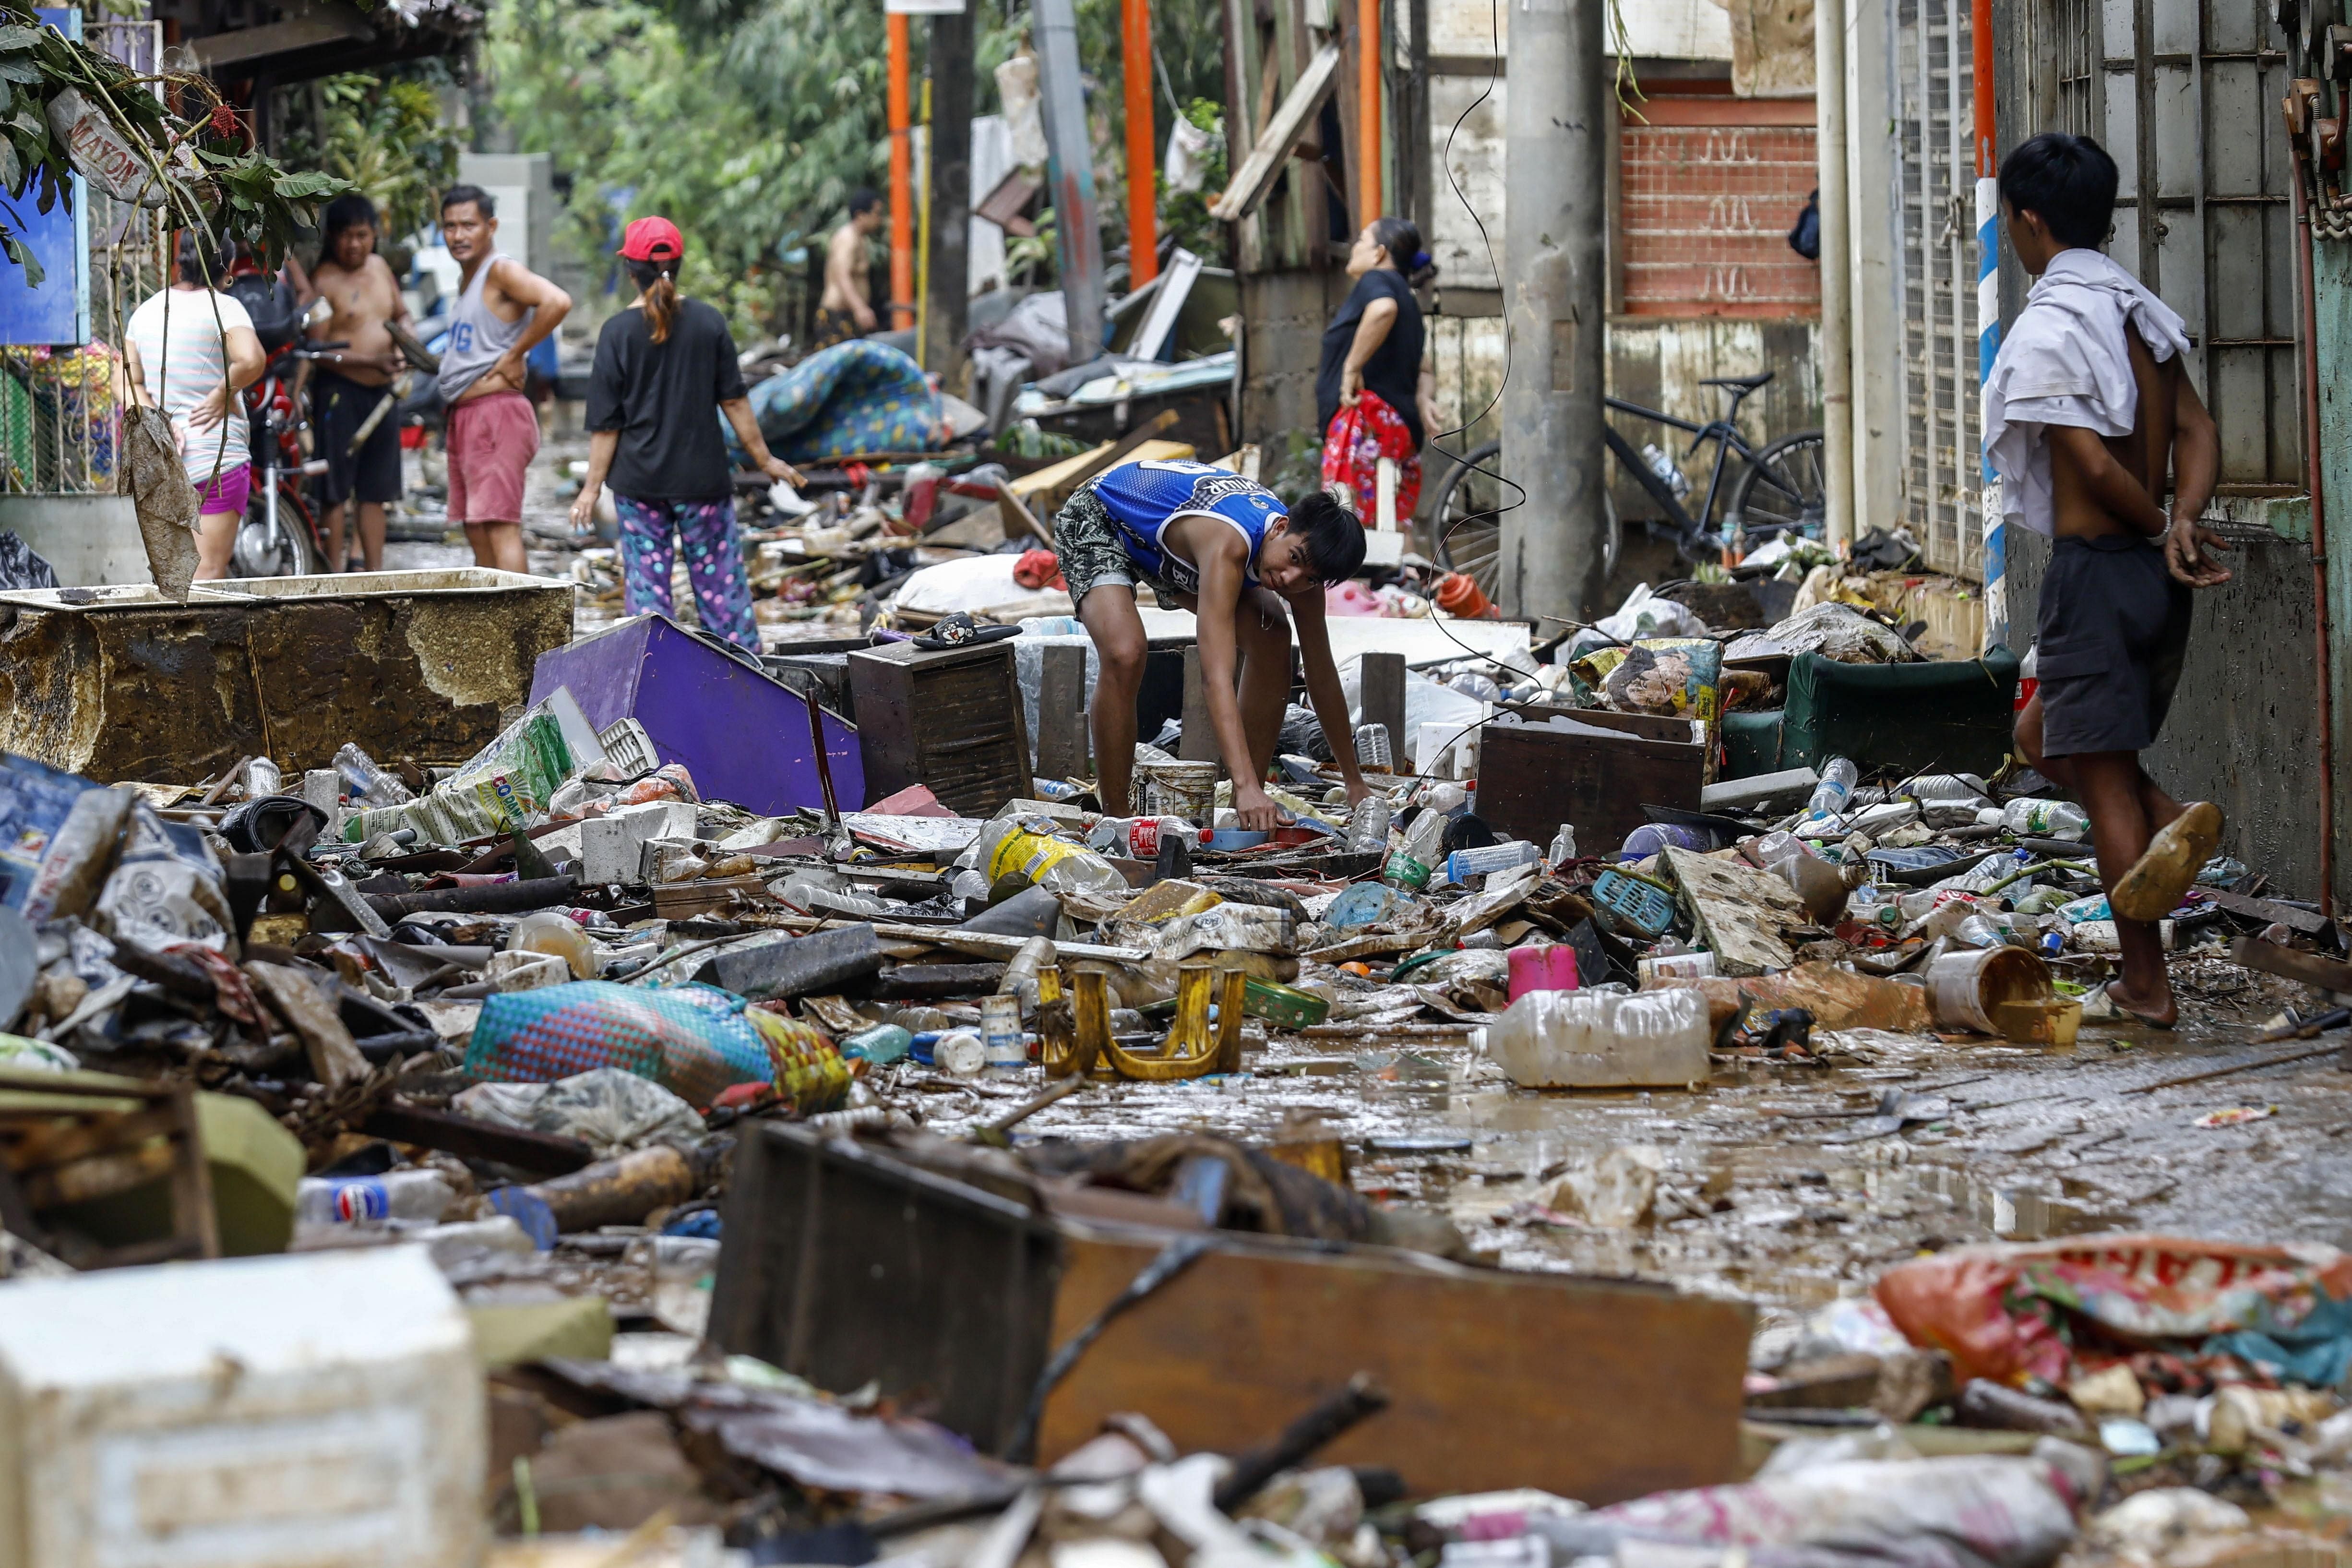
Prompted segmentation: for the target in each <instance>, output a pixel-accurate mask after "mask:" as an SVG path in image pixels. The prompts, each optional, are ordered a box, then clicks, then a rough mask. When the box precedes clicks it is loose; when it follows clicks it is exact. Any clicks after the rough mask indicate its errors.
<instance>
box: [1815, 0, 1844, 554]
mask: <svg viewBox="0 0 2352 1568" xmlns="http://www.w3.org/2000/svg"><path fill="white" fill-rule="evenodd" d="M1813 84H1814V86H1813V91H1814V95H1815V96H1814V102H1815V103H1816V104H1817V105H1818V106H1819V118H1820V121H1821V130H1820V132H1819V141H1820V155H1821V185H1822V193H1821V211H1822V228H1821V236H1822V255H1821V274H1822V468H1823V469H1824V470H1825V471H1824V473H1823V475H1822V488H1823V489H1824V490H1825V491H1826V492H1827V493H1826V495H1825V497H1824V500H1825V501H1826V503H1827V510H1828V517H1827V518H1826V519H1825V521H1824V523H1823V529H1824V531H1825V532H1826V534H1827V536H1828V539H1827V542H1828V544H1829V546H1830V548H1831V549H1832V550H1836V549H1839V548H1840V547H1841V546H1843V545H1844V544H1846V543H1848V542H1851V541H1852V540H1853V272H1852V271H1851V270H1850V266H1851V261H1850V258H1849V256H1848V254H1847V251H1848V246H1849V244H1850V241H1851V238H1852V234H1853V213H1852V210H1851V209H1850V208H1849V207H1848V206H1847V205H1846V203H1847V199H1848V195H1847V189H1846V163H1845V159H1846V147H1845V141H1846V123H1845V121H1846V114H1845V110H1846V93H1845V0H1814V4H1813Z"/></svg>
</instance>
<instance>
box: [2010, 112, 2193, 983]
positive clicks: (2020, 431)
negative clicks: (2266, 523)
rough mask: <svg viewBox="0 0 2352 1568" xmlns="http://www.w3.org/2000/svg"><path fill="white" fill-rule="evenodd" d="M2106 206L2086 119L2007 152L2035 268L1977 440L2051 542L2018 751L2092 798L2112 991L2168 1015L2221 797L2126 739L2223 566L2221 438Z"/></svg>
mask: <svg viewBox="0 0 2352 1568" xmlns="http://www.w3.org/2000/svg"><path fill="white" fill-rule="evenodd" d="M2115 203H2116V163H2115V160H2114V159H2112V158H2110V157H2108V156H2107V154H2106V152H2105V149H2103V148H2101V147H2100V146H2099V144H2098V143H2097V142H2094V141H2092V140H2091V139H2090V138H2088V137H2086V136H2067V135H2062V134H2059V133H2057V132H2049V133H2045V134H2043V135H2040V136H2036V137H2034V138H2033V139H2032V140H2031V141H2029V142H2025V143H2024V144H2023V145H2021V146H2020V147H2018V148H2017V149H2016V150H2015V151H2014V152H2012V153H2010V155H2009V157H2008V159H2007V160H2006V161H2004V162H2003V163H2002V164H2001V166H2000V205H2001V217H2002V219H2003V224H2004V226H2005V227H2006V228H2007V230H2008V233H2009V242H2010V245H2011V248H2013V249H2014V250H2015V251H2016V252H2017V258H2018V260H2019V262H2021V264H2022V265H2023V266H2024V268H2025V269H2026V271H2028V272H2029V273H2032V274H2033V275H2034V277H2035V278H2036V279H2038V281H2036V282H2035V284H2034V285H2033V289H2032V292H2031V293H2029V294H2028V295H2027V296H2026V300H2025V309H2024V310H2022V311H2021V312H2020V314H2019V316H2018V318H2017V321H2016V324H2015V325H2014V326H2013V327H2012V328H2011V331H2010V333H2009V336H2008V339H2007V341H2006V342H2003V343H2002V344H2001V345H2000V357H1999V358H1998V359H1997V360H1995V362H1994V363H1993V368H1992V374H1991V375H1990V377H1989V378H1987V380H1986V383H1985V387H1984V405H1985V426H1984V429H1985V435H1984V445H1985V455H1986V458H1987V460H1988V461H1989V462H1990V465H1991V467H1992V468H1993V471H1994V472H1995V473H1996V474H1998V475H1999V476H2000V480H2001V497H2002V500H2001V511H2002V516H2003V521H2006V522H2011V523H2019V524H2021V525H2022V526H2024V527H2026V528H2030V529H2032V531H2034V532H2036V533H2040V534H2042V535H2045V536H2048V537H2050V538H2051V539H2052V540H2053V548H2052V551H2051V556H2050V566H2049V570H2048V572H2047V573H2046V574H2044V576H2043V577H2042V606H2041V613H2040V616H2039V619H2038V621H2037V623H2036V638H2037V646H2038V647H2039V653H2038V655H2037V658H2038V670H2039V674H2040V676H2041V689H2040V690H2039V691H2038V692H2037V693H2036V694H2035V695H2034V697H2033V699H2032V701H2030V702H2028V703H2027V704H2026V706H2025V709H2024V710H2023V711H2022V712H2021V713H2020V714H2019V715H2018V720H2017V742H2018V749H2019V751H2020V752H2021V753H2022V754H2023V755H2024V757H2025V760H2026V761H2027V762H2029V763H2032V765H2033V766H2034V767H2035V768H2036V769H2038V770H2039V771H2040V772H2042V773H2043V774H2044V775H2046V776H2047V777H2049V778H2051V779H2053V780H2055V781H2056V782H2057V783H2058V784H2061V785H2063V787H2064V788H2065V789H2066V790H2067V791H2068V792H2070V793H2071V794H2072V795H2074V798H2075V799H2076V800H2078V801H2080V802H2081V803H2082V805H2083V807H2084V810H2085V811H2087V812H2088V813H2089V814H2090V817H2091V837H2092V841H2093V844H2094V846H2095V847H2096V849H2097V852H2098V862H2099V876H2100V879H2101V880H2102V881H2103V882H2105V885H2106V889H2107V901H2108V904H2109V906H2110V908H2111V909H2112V910H2114V913H2115V916H2116V938H2117V941H2118V942H2119V944H2120V945H2121V947H2122V950H2123V976H2122V978H2121V979H2119V980H2115V981H2111V982H2109V983H2108V984H2107V986H2106V988H2105V990H2106V1000H2107V1001H2108V1002H2109V1003H2110V1004H2112V1005H2113V1007H2114V1008H2115V1009H2116V1010H2119V1011H2120V1012H2122V1013H2126V1014H2129V1015H2130V1016H2133V1017H2136V1018H2137V1019H2139V1020H2141V1021H2142V1022H2144V1023H2148V1024H2152V1025H2156V1026H2160V1027H2169V1026H2171V1024H2172V1022H2173V1020H2174V1017H2175V1016H2176V1009H2175V1007H2174V1005H2173V1000H2172V987H2171V984H2170V982H2169V980H2168V977H2167V975H2166V973H2165V966H2164V951H2163V948H2162V945H2161V943H2160V942H2159V940H2158V930H2157V927H2156V924H2155V922H2156V921H2158V920H2159V919H2161V918H2162V917H2163V916H2165V915H2167V914H2169V913H2170V912H2171V911H2172V909H2173V907H2174V906H2175V905H2176V904H2178V903H2179V901H2180V897H2181V895H2182V894H2183V893H2184V892H2186V891H2187V890H2188V889H2189V884H2190V883H2191V882H2192V881H2194V880H2195V879H2196V876H2197V873H2198V871H2199V870H2200V868H2202V867H2203V866H2204V864H2205V862H2206V860H2207V859H2208V858H2210V856H2211V855H2212V853H2213V850H2214V847H2215V846H2216V845H2217V844H2218V843H2219V842H2220V839H2221V810H2220V808H2219V807H2217V806H2215V805H2212V804H2211V803H2210V802H2206V801H2200V802H2198V803H2196V804H2194V805H2188V806H2183V805H2181V804H2180V803H2179V802H2178V801H2176V800H2174V799H2173V798H2172V797H2171V796H2170V795H2166V794H2165V793H2164V791H2163V790H2161V789H2159V788H2158V787H2157V784H2156V781H2155V780H2154V779H2152V778H2150V777H2148V775H2147V770H2146V769H2144V768H2142V767H2141V766H2140V763H2139V755H2138V753H2139V752H2141V751H2142V750H2144V749H2145V748H2147V746H2149V745H2150V744H2152V743H2153V742H2155V740H2156V735H2157V731H2158V729H2159V728H2160V727H2161V726H2162V725H2163V722H2164V716H2165V711H2166V710H2167V709H2168V707H2169V706H2170V705H2171V702H2172V692H2173V688H2174V686H2175V685H2176V684H2177V683H2178V682H2179V679H2180V667H2181V661H2182V659H2183V658H2184V657H2185V656H2186V654H2187V652H2188V647H2189V607H2190V595H2189V590H2190V589H2192V588H2206V587H2211V586H2213V585H2214V584H2220V583H2226V582H2228V581H2229V580H2230V574H2229V573H2228V572H2227V571H2225V570H2223V569H2222V568H2221V567H2220V566H2219V565H2217V564H2215V563H2214V562H2213V561H2212V560H2211V559H2210V557H2208V556H2207V555H2206V553H2205V548H2206V546H2208V545H2211V546H2213V547H2214V548H2217V549H2226V548H2228V547H2227V546H2226V545H2224V544H2223V543H2222V542H2221V540H2220V539H2219V538H2217V537H2216V536H2215V535H2214V534H2213V532H2212V531H2210V529H2207V528H2205V527H2203V526H2201V525H2200V523H2199V521H2198V519H2199V517H2200V515H2201V514H2202V513H2203V511H2204V510H2205V503H2206V502H2207V501H2208V500H2210V499H2211V497H2212V494H2213V480H2214V475H2215V472H2216V470H2217V468H2218V466H2219V464H2220V459H2221V448H2220V445H2219V443H2218V442H2217V441H2216V439H2215V437H2214V431H2213V419H2212V416H2210V415H2209V414H2208V413H2207V412H2206V411H2205V405H2204V404H2203V403H2202V402H2201V401H2200V400H2199V398H2198V395H2197V389H2196V388H2195V387H2193V386H2191V385H2190V384H2189V377H2188V374H2187V373H2186V372H2185V371H2184V369H2183V368H2182V358H2181V356H2182V354H2183V353H2184V352H2185V351H2186V350H2187V349H2188V347H2189V340H2188V337H2187V334H2186V333H2185V332H2184V331H2182V323H2181V320H2180V318H2179V316H2178V315H2176V314H2174V313H2173V311H2172V310H2170V309H2168V307H2167V306H2166V305H2165V304H2164V302H2163V301H2162V300H2158V298H2157V297H2156V296H2155V295H2153V294H2151V293H2149V292H2148V291H2147V289H2145V288H2143V287H2141V285H2140V284H2139V283H2138V282H2137V280H2136V279H2133V278H2132V276H2131V275H2130V274H2129V273H2127V272H2126V271H2125V270H2124V269H2123V268H2121V267H2118V266H2117V265H2116V263H2115V262H2114V261H2112V260H2110V259H2109V258H2107V257H2106V256H2105V255H2103V254H2102V253H2101V252H2100V251H2099V250H2098V248H2097V247H2099V246H2100V245H2102V244H2104V243H2105V240H2106V237H2107V230H2108V226H2109V223H2110V221H2111V219H2112V217H2113V215H2114V211H2115ZM2168 479H2169V481H2170V483H2169V488H2170V489H2171V493H2172V505H2171V509H2170V511H2169V514H2168V513H2167V510H2166V509H2165V507H2164V506H2163V505H2162V504H2161V502H2160V500H2159V499H2158V498H2160V497H2162V496H2163V495H2164V494H2165V492H2166V489H2167V488H2168V485H2167V481H2168ZM2159 542H2160V544H2161V547H2160V548H2159ZM2103 1015H2105V1009H2103V1008H2100V1007H2097V1006H2094V1007H2093V1009H2092V1016H2103Z"/></svg>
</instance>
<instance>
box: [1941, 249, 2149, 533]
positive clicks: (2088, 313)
mask: <svg viewBox="0 0 2352 1568" xmlns="http://www.w3.org/2000/svg"><path fill="white" fill-rule="evenodd" d="M2126 323H2128V324H2129V326H2130V328H2131V329H2132V330H2135V331H2137V332H2138V333H2139V335H2140V341H2141V342H2145V343H2147V351H2148V353H2150V354H2152V355H2154V356H2155V358H2156V361H2157V363H2159V364H2161V363H2164V362H2165V361H2166V360H2168V359H2170V358H2171V357H2172V356H2173V355H2174V354H2177V353H2187V352H2188V349H2189V334H2188V331H2187V327H2186V323H2184V322H2183V321H2181V319H2180V317H2179V314H2178V313H2177V312H2176V311H2174V310H2173V309H2172V307H2171V306H2169V305H2167V304H2166V303H2165V302H2164V301H2163V300H2159V299H2158V298H2157V297H2156V296H2155V295H2154V294H2152V293H2150V292H2148V290H2147V288H2146V287H2145V286H2143V285H2142V284H2141V283H2140V281H2139V279H2137V278H2134V277H2133V276H2132V275H2131V274H2130V273H2128V272H2126V271H2125V270H2124V269H2123V268H2121V267H2119V266H2117V265H2116V262H2115V261H2114V260H2113V259H2112V258H2109V257H2107V256H2106V255H2105V254H2104V253H2103V252H2100V251H2096V250H2085V249H2081V248H2076V249H2073V250H2062V251H2060V252H2059V253H2058V254H2057V255H2056V256H2054V257H2053V258H2051V261H2050V268H2049V270H2048V271H2046V272H2044V273H2042V277H2041V279H2040V280H2039V281H2037V282H2036V283H2035V284H2034V285H2033V288H2032V290H2031V291H2030V292H2028V293H2027V295H2026V296H2025V309H2024V310H2021V311H2019V312H2018V315H2017V320H2016V321H2015V322H2013V323H2012V324H2011V327H2010V330H2009V331H2008V333H2007V334H2006V336H2005V337H2004V338H2003V339H2002V342H2001V345H2000V356H1999V357H1998V358H1996V359H1995V360H1994V361H1993V365H1992V374H1990V376H1988V377H1986V378H1985V384H1984V452H1985V461H1986V462H1987V463H1988V464H1990V466H1991V468H1992V471H1993V473H1994V474H1995V475H1996V476H1997V477H1998V478H1999V479H2000V498H2001V499H2000V510H2001V521H2004V522H2012V523H2016V524H2019V525H2020V526H2021V527H2025V528H2030V529H2032V531H2034V532H2036V533H2039V534H2042V535H2043V536H2044V537H2047V536H2049V535H2051V534H2053V533H2055V532H2056V531H2057V507H2056V498H2055V496H2054V495H2053V489H2052V482H2051V477H2050V443H2049V441H2048V439H2047V438H2046V437H2044V435H2043V433H2042V429H2043V426H2049V425H2073V426H2081V427H2083V428H2084V429H2087V430H2090V431H2093V432H2095V434H2097V435H2099V436H2102V437H2116V436H2128V435H2130V434H2131V431H2132V425H2133V422H2134V421H2135V420H2136V419H2137V417H2138V415H2139V388H2138V386H2137V384H2135V383H2134V382H2133V380H2132V372H2131V352H2130V347H2129V340H2127V339H2126V337H2125V336H2124V332H2125V330H2126Z"/></svg>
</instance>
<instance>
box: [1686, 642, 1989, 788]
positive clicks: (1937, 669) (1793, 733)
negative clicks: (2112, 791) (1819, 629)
mask: <svg viewBox="0 0 2352 1568" xmlns="http://www.w3.org/2000/svg"><path fill="white" fill-rule="evenodd" d="M2017 668H2018V666H2017V656H2016V655H2015V654H2013V653H2011V652H2010V651H2009V649H2007V648H2006V647H2000V646H1998V645H1996V646H1995V647H1993V648H1992V649H1991V650H1990V652H1988V653H1987V654H1986V655H1985V656H1984V657H1983V658H1972V659H1954V660H1943V661H1937V662H1930V663H1924V664H1841V663H1839V662H1838V661H1837V660H1835V659H1831V658H1822V656H1821V655H1820V654H1817V653H1801V654H1799V655H1797V656H1796V657H1795V658H1792V659H1790V661H1789V683H1788V692H1789V697H1788V704H1787V706H1786V707H1785V708H1782V709H1778V710H1766V711H1764V712H1759V713H1752V714H1743V713H1733V714H1729V715H1727V716H1726V718H1725V721H1724V731H1725V741H1726V749H1727V753H1728V756H1729V760H1730V766H1729V767H1728V768H1727V770H1726V776H1727V777H1731V778H1737V777H1739V776H1741V775H1742V774H1744V773H1770V772H1773V771H1775V770H1776V769H1780V768H1798V767H1814V768H1817V767H1819V766H1821V765H1822V763H1824V762H1826V761H1827V760H1829V759H1830V758H1832V757H1848V758H1851V759H1853V763H1854V764H1855V766H1857V767H1859V768H1860V769H1861V770H1862V773H1863V776H1864V778H1869V777H1872V776H1874V775H1876V774H1879V773H1897V774H1910V773H1978V774H1981V775H1983V776H1985V777H1988V778H1990V776H1991V775H1992V774H1994V773H1999V772H2000V766H2001V763H2003V762H2005V761H2006V760H2007V759H2008V756H2009V752H2010V750H2011V729H2012V727H2013V726H2014V724H2015V722H2016V719H2017V712H2016V704H2017Z"/></svg>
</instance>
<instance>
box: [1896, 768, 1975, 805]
mask: <svg viewBox="0 0 2352 1568" xmlns="http://www.w3.org/2000/svg"><path fill="white" fill-rule="evenodd" d="M1900 793H1902V794H1904V795H1909V796H1910V797H1911V798H1912V799H1913V800H1917V801H1930V800H1948V801H1971V802H1973V801H1979V800H1982V799H1983V798H1984V794H1985V791H1984V784H1983V783H1982V781H1980V780H1978V779H1973V778H1970V777H1969V776H1968V775H1967V774H1966V773H1922V774H1920V775H1919V776H1918V777H1917V778H1916V779H1910V780H1907V781H1906V782H1905V784H1904V785H1903V788H1902V790H1901V792H1900Z"/></svg>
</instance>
